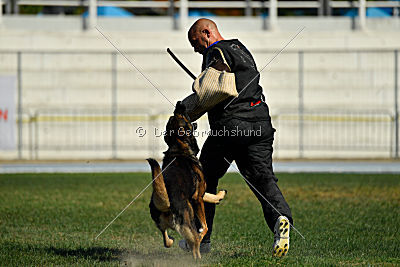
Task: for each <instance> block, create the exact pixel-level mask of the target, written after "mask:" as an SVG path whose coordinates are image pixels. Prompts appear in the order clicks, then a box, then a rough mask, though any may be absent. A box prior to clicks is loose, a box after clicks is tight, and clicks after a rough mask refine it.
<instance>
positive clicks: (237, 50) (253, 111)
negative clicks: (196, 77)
mask: <svg viewBox="0 0 400 267" xmlns="http://www.w3.org/2000/svg"><path fill="white" fill-rule="evenodd" d="M216 47H218V48H220V49H221V50H222V52H223V54H224V57H225V60H226V62H227V63H228V65H229V67H230V71H231V72H233V73H234V74H235V82H236V89H237V91H238V93H239V96H238V97H237V98H234V100H233V101H232V99H233V97H230V98H228V99H226V100H224V101H222V102H221V103H219V104H218V105H216V106H215V107H214V108H213V109H212V110H210V111H209V112H208V120H209V122H210V127H211V129H213V128H215V127H213V126H214V125H216V124H219V125H221V124H223V123H224V122H225V121H227V120H229V119H231V118H237V119H241V120H246V121H262V120H270V119H271V117H270V115H269V108H268V105H267V104H266V103H265V102H264V99H265V98H264V95H263V92H262V87H261V86H260V85H259V81H260V74H259V72H258V70H257V67H256V63H255V62H254V59H253V56H252V55H251V53H250V52H249V50H247V48H246V47H245V46H244V45H243V44H242V43H241V42H240V41H239V40H237V39H233V40H222V41H219V42H217V43H215V44H213V45H212V46H210V47H208V48H207V50H206V51H205V52H204V54H203V63H202V71H203V70H204V69H206V68H207V67H209V66H211V67H214V66H215V65H218V62H219V63H220V62H221V61H222V58H221V54H220V52H219V51H218V50H217V49H215V48H216ZM217 69H218V68H217ZM231 101H232V102H231ZM228 103H229V105H228ZM226 105H228V106H227V107H226ZM225 107H226V108H225Z"/></svg>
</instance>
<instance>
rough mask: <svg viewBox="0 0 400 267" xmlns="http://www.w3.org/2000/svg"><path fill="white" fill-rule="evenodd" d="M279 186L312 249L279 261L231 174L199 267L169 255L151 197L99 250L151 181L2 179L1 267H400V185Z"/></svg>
mask: <svg viewBox="0 0 400 267" xmlns="http://www.w3.org/2000/svg"><path fill="white" fill-rule="evenodd" d="M278 177H279V179H280V181H279V186H280V187H281V190H282V191H283V192H284V195H285V197H286V199H287V200H288V202H289V204H290V206H291V208H292V212H293V216H294V219H295V227H296V228H297V229H298V230H299V231H300V232H301V233H302V234H303V235H304V236H305V238H306V239H305V240H303V239H302V238H301V237H300V235H299V234H297V233H296V232H295V231H293V230H292V232H291V249H290V250H289V254H288V256H286V257H284V258H282V259H275V258H273V257H272V256H271V245H272V239H273V235H272V233H270V232H269V230H268V229H267V227H266V224H265V222H264V219H263V216H262V212H261V208H260V206H259V204H258V202H257V200H256V198H255V197H254V196H253V195H252V193H251V191H250V190H249V189H248V188H247V186H246V184H245V183H244V182H243V180H242V178H241V177H240V176H239V175H238V174H228V175H226V176H225V177H224V178H223V179H222V180H221V182H220V187H221V188H225V189H227V190H228V196H227V198H226V200H224V202H223V203H222V204H221V205H219V206H218V207H217V215H216V219H215V226H214V235H213V243H212V245H213V247H212V252H211V253H210V254H206V255H203V259H202V260H201V262H197V263H196V262H194V261H193V260H192V259H191V256H190V254H188V253H185V252H183V251H181V250H180V249H179V248H178V246H177V244H174V245H173V247H172V248H170V249H166V248H164V247H163V245H162V239H161V235H160V233H159V232H158V230H157V229H156V227H155V225H154V223H153V221H152V220H151V218H150V215H149V210H148V202H149V199H150V194H151V188H149V189H148V190H146V191H145V193H144V194H143V195H142V196H141V197H140V198H138V199H137V200H136V202H134V203H133V204H132V205H131V206H130V207H129V208H128V209H127V210H126V211H125V213H123V214H122V215H121V216H120V217H119V218H118V219H117V220H116V221H115V222H114V223H113V224H112V225H111V226H110V227H109V228H108V229H107V230H106V231H105V232H104V233H103V234H102V235H101V236H100V237H99V239H98V240H94V237H95V236H96V235H97V234H98V233H99V232H100V231H101V230H102V229H103V228H104V227H105V226H106V225H107V224H108V223H109V222H110V221H111V220H112V219H113V218H114V217H115V216H116V215H117V214H118V213H119V212H120V211H121V210H122V209H123V208H124V207H125V206H126V205H127V204H128V203H129V202H130V201H131V200H132V199H133V198H134V197H135V196H136V195H137V194H138V193H139V192H140V191H141V190H142V189H143V188H144V187H145V186H146V185H147V184H148V183H149V182H150V181H151V178H150V174H149V173H134V174H107V173H104V174H15V175H9V174H7V175H0V203H1V204H0V235H1V237H0V265H3V266H17V265H18V266H22V265H46V266H48V265H71V264H74V265H104V266H109V265H120V264H125V263H127V264H130V265H133V266H153V265H156V266H179V265H180V266H187V265H194V264H198V263H200V264H201V265H211V266H212V265H220V266H265V265H299V264H301V265H318V266H320V265H367V264H372V265H380V264H382V263H383V264H384V265H400V232H399V229H400V226H399V224H400V177H399V175H356V174H284V173H281V174H278ZM170 234H171V235H172V236H174V237H175V239H176V240H179V239H180V237H179V235H178V234H176V233H175V232H170Z"/></svg>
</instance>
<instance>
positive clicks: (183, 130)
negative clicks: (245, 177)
mask: <svg viewBox="0 0 400 267" xmlns="http://www.w3.org/2000/svg"><path fill="white" fill-rule="evenodd" d="M194 130H195V127H194V126H193V125H192V124H191V122H190V120H189V117H188V115H187V113H186V107H185V106H184V105H183V104H181V102H178V103H177V104H176V109H175V111H174V116H171V117H170V118H169V121H168V123H167V127H166V132H165V135H164V140H165V142H166V143H167V145H168V150H167V151H166V152H164V154H165V156H164V160H163V171H161V169H160V166H159V165H158V163H157V161H156V160H155V159H151V158H149V159H147V161H148V162H149V164H150V166H151V171H152V176H153V194H152V196H151V201H150V205H149V207H150V214H151V218H152V219H153V220H154V222H155V223H156V225H157V227H158V229H160V231H161V233H162V235H163V239H164V246H165V247H167V248H169V247H171V246H172V244H173V242H174V240H173V239H172V238H170V237H169V236H168V234H167V229H168V228H171V229H173V230H175V231H177V232H178V233H179V234H180V235H181V236H182V237H183V238H184V239H185V240H186V242H187V244H188V245H189V247H190V248H191V250H192V253H193V257H194V259H197V258H199V259H200V258H201V255H200V242H201V240H202V239H203V237H204V235H205V234H206V233H207V229H208V228H207V224H206V218H205V214H204V201H206V202H210V203H215V204H218V203H219V201H221V200H222V199H223V198H224V196H225V193H226V191H220V192H219V193H218V194H216V195H213V194H209V193H205V190H206V183H205V181H204V175H203V172H202V167H201V164H200V161H199V160H198V158H197V157H196V155H197V153H198V152H199V147H198V145H197V142H196V138H195V137H194V135H193V131H194Z"/></svg>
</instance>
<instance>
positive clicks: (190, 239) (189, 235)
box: [179, 224, 201, 259]
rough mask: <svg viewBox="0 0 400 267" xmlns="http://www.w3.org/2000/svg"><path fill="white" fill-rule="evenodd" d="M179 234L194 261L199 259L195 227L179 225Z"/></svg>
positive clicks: (198, 243) (198, 239)
mask: <svg viewBox="0 0 400 267" xmlns="http://www.w3.org/2000/svg"><path fill="white" fill-rule="evenodd" d="M179 233H180V234H181V235H182V236H183V238H184V239H185V240H186V243H187V244H188V245H189V248H191V250H192V254H193V258H194V259H201V255H200V238H199V235H198V234H197V231H196V229H195V227H192V226H189V225H187V224H184V225H181V226H180V227H179Z"/></svg>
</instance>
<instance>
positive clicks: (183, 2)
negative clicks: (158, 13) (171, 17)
mask: <svg viewBox="0 0 400 267" xmlns="http://www.w3.org/2000/svg"><path fill="white" fill-rule="evenodd" d="M179 3H180V8H179V16H180V27H179V28H180V30H182V31H184V30H185V29H186V26H187V22H188V16H189V4H188V0H180V1H179Z"/></svg>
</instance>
